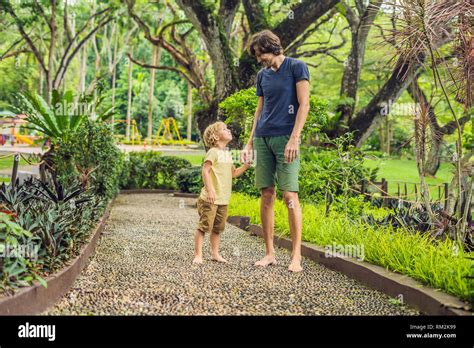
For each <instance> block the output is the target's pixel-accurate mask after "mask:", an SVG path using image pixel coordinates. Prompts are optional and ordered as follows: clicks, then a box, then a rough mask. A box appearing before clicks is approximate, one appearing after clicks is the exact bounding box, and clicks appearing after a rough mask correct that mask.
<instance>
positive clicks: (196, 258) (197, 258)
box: [193, 256, 202, 264]
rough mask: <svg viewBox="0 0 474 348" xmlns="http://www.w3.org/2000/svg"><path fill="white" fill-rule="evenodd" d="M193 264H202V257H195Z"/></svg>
mask: <svg viewBox="0 0 474 348" xmlns="http://www.w3.org/2000/svg"><path fill="white" fill-rule="evenodd" d="M193 263H197V264H200V263H202V256H196V257H195V258H194V260H193Z"/></svg>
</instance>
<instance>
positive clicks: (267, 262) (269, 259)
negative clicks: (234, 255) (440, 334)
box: [254, 255, 277, 267]
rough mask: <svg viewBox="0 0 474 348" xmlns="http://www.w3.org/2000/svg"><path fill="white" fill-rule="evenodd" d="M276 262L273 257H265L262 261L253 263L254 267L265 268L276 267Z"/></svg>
mask: <svg viewBox="0 0 474 348" xmlns="http://www.w3.org/2000/svg"><path fill="white" fill-rule="evenodd" d="M276 264H277V261H276V259H275V256H273V255H266V256H265V257H264V258H263V259H261V260H259V261H257V262H255V264H254V265H255V266H260V267H267V266H268V265H276Z"/></svg>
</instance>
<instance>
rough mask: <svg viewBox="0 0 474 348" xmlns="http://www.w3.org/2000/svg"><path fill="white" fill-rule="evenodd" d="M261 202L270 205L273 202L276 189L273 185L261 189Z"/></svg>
mask: <svg viewBox="0 0 474 348" xmlns="http://www.w3.org/2000/svg"><path fill="white" fill-rule="evenodd" d="M261 197H262V202H263V204H265V205H272V204H273V203H274V202H275V198H276V191H275V187H274V186H270V187H264V188H262V189H261Z"/></svg>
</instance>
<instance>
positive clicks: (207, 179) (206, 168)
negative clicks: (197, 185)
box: [201, 161, 216, 203]
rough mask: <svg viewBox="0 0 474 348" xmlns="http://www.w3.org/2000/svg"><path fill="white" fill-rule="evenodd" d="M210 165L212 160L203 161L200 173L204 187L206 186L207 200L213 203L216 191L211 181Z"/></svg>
mask: <svg viewBox="0 0 474 348" xmlns="http://www.w3.org/2000/svg"><path fill="white" fill-rule="evenodd" d="M211 167H212V162H211V161H205V162H204V165H203V166H202V170H201V174H202V181H203V183H204V187H205V188H206V192H207V201H208V202H209V203H214V201H215V199H216V192H215V191H214V187H213V186H212V181H211V176H210V173H211Z"/></svg>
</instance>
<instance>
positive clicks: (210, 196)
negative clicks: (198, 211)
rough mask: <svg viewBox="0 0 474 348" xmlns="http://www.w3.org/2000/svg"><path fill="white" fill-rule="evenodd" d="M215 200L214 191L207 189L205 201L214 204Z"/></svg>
mask: <svg viewBox="0 0 474 348" xmlns="http://www.w3.org/2000/svg"><path fill="white" fill-rule="evenodd" d="M215 200H216V192H215V191H214V190H209V191H207V199H206V201H207V203H211V204H214V202H215Z"/></svg>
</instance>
